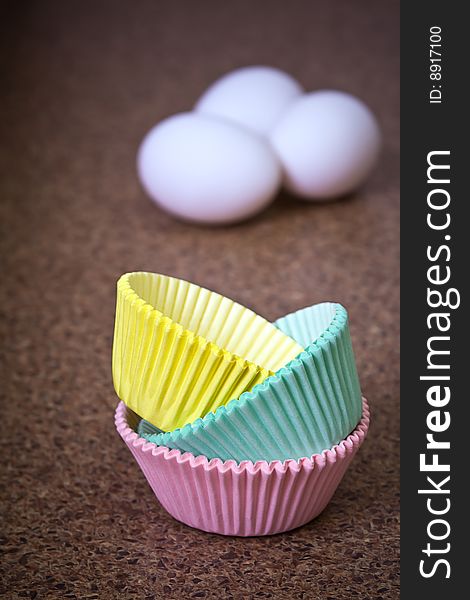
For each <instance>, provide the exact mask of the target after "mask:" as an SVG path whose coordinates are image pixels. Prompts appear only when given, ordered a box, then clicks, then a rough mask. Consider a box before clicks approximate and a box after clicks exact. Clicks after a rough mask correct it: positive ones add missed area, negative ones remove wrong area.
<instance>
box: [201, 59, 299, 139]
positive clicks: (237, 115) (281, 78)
mask: <svg viewBox="0 0 470 600" xmlns="http://www.w3.org/2000/svg"><path fill="white" fill-rule="evenodd" d="M302 92H303V89H302V87H301V85H300V84H299V83H298V82H297V81H296V80H295V79H294V78H293V77H291V76H290V75H288V74H287V73H284V71H280V70H279V69H275V68H273V67H264V66H253V67H244V68H241V69H236V70H235V71H231V72H230V73H227V74H226V75H224V76H223V77H221V78H220V79H218V80H217V81H216V82H215V83H213V84H212V85H211V86H210V87H209V88H208V90H207V91H206V92H205V93H204V94H203V95H202V97H201V98H200V99H199V101H198V102H197V104H196V107H195V110H196V111H197V112H199V113H202V114H208V115H214V116H219V117H223V118H226V119H229V120H232V121H234V122H236V123H238V124H239V125H243V126H245V127H248V128H249V129H252V130H254V131H256V132H257V133H259V134H261V135H267V134H269V132H270V131H271V129H272V128H273V127H274V125H275V124H276V122H277V121H278V119H279V117H280V116H281V115H282V113H283V112H284V111H285V110H286V108H287V107H288V106H289V105H290V104H291V102H292V101H293V100H295V98H298V97H299V96H300V94H302Z"/></svg>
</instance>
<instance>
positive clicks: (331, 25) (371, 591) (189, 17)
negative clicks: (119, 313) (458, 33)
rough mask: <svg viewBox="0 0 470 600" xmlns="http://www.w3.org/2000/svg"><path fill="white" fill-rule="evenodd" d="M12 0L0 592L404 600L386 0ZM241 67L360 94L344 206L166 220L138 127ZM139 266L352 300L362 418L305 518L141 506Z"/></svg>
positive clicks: (244, 288)
mask: <svg viewBox="0 0 470 600" xmlns="http://www.w3.org/2000/svg"><path fill="white" fill-rule="evenodd" d="M19 4H20V3H9V4H8V3H4V4H3V8H2V9H1V10H2V16H1V19H0V20H1V22H2V24H3V26H4V27H5V29H6V30H7V31H6V32H5V33H2V36H1V44H2V46H3V47H2V48H1V49H0V50H1V51H0V61H1V68H2V72H3V77H2V80H3V85H2V87H3V90H4V94H3V100H2V109H1V113H0V114H1V125H0V127H1V129H2V155H1V167H0V168H1V177H0V186H1V221H2V230H3V231H2V250H1V258H2V262H3V268H2V290H1V294H2V295H1V303H0V310H1V320H0V327H1V331H0V335H1V342H2V350H1V353H2V356H1V364H2V374H1V386H0V388H1V389H0V392H1V397H2V419H1V453H2V459H1V468H0V471H1V512H2V515H3V517H2V518H3V522H2V525H1V533H0V537H1V539H0V543H1V548H2V551H3V558H2V560H1V570H2V579H1V583H0V596H2V597H5V598H90V599H91V598H105V599H106V598H142V599H151V598H176V599H180V598H183V599H184V598H222V599H223V598H235V599H244V598H255V599H257V598H282V599H288V600H290V599H301V598H302V599H304V600H310V599H320V600H342V599H345V600H351V599H353V598H358V599H364V598H374V599H376V598H398V569H399V563H398V558H399V557H398V534H399V530H398V507H399V489H398V484H399V479H398V461H399V451H398V439H399V429H398V409H399V405H398V378H399V373H398V342H399V329H398V316H399V315H398V308H399V307H398V285H399V278H398V218H399V204H398V152H399V138H398V124H399V123H398V85H399V84H398V3H396V2H376V1H373V0H370V1H361V2H349V1H348V0H344V1H338V0H336V1H331V0H330V1H328V2H317V1H315V0H298V1H297V2H291V3H287V2H283V1H282V0H262V1H258V2H250V1H249V0H237V1H230V2H220V1H218V2H217V1H215V0H214V1H208V0H203V1H201V2H189V1H187V2H183V1H180V2H163V1H154V2H148V3H147V2H134V3H133V2H128V3H121V2H101V1H100V2H93V3H92V2H80V3H79V2H70V1H67V2H59V1H57V2H48V1H46V2H35V3H34V2H30V3H21V9H20V7H19ZM8 6H10V9H8ZM252 63H264V64H271V65H275V66H278V67H281V68H284V69H286V70H287V71H290V72H291V73H292V74H293V75H294V76H296V77H298V78H299V80H300V81H301V82H302V83H303V84H304V85H305V86H306V87H307V88H321V87H331V88H340V89H344V90H347V91H349V92H352V93H354V94H357V95H359V96H360V97H362V98H364V99H365V100H366V101H367V103H368V104H369V105H370V106H371V107H372V108H373V110H374V111H375V112H376V113H377V115H378V117H379V119H380V122H381V126H382V128H383V132H384V140H385V149H384V152H383V155H382V158H381V162H380V165H379V167H378V168H377V170H376V171H375V173H374V175H373V176H372V178H371V179H370V180H369V181H368V183H367V185H366V186H364V188H363V189H361V190H360V191H358V192H357V193H356V194H354V195H353V196H352V197H350V198H349V199H346V200H343V201H340V202H335V203H330V204H324V205H313V204H312V205H310V204H307V203H303V202H300V201H296V200H294V199H292V198H290V197H288V196H287V195H285V194H281V195H280V197H279V198H278V199H277V200H276V201H275V203H274V204H273V205H272V207H271V208H270V209H269V210H267V211H266V212H265V213H263V214H262V215H260V216H259V217H258V218H256V219H255V220H252V221H250V222H248V223H245V224H242V225H238V226H233V227H226V228H222V229H214V228H207V227H196V226H192V225H188V224H184V223H180V222H177V221H175V220H173V219H172V218H171V217H169V216H168V215H166V214H164V213H163V212H161V211H160V210H159V209H157V208H156V207H155V206H154V205H153V204H152V203H151V202H150V201H148V199H147V198H146V197H145V195H144V193H143V192H142V190H141V188H140V187H139V184H138V181H137V179H136V173H135V154H136V148H137V146H138V143H139V140H140V139H141V138H142V136H143V134H144V133H145V132H146V130H147V129H148V128H149V127H151V126H152V125H153V124H154V123H155V122H156V121H158V120H159V119H161V118H163V117H165V116H167V115H169V114H171V113H172V112H176V111H181V110H185V109H187V108H189V107H191V105H192V103H193V102H194V101H195V100H196V98H197V97H198V95H199V94H200V93H201V92H202V90H203V89H204V88H205V87H206V86H207V85H208V84H209V83H211V81H212V80H213V79H214V78H215V77H216V76H218V75H220V74H222V73H223V72H225V71H226V70H229V69H231V68H234V67H237V66H240V65H245V64H252ZM138 269H142V270H150V271H157V272H158V271H159V272H163V273H167V274H172V275H176V276H180V277H183V278H186V279H190V280H192V281H194V282H196V283H198V284H201V285H203V286H206V287H209V288H213V289H215V290H217V291H219V292H221V293H224V294H226V295H228V296H229V297H232V298H234V299H236V300H238V301H240V302H242V303H244V304H246V305H248V306H249V307H251V308H253V309H255V310H256V311H258V312H259V313H261V314H262V315H263V316H265V317H267V318H269V319H275V318H276V317H279V316H280V315H282V314H284V313H286V312H288V311H291V310H294V309H296V308H299V307H302V306H305V305H308V304H312V303H315V302H319V301H323V300H337V301H340V302H342V303H343V304H345V305H346V306H347V307H348V309H349V312H350V317H351V330H352V336H353V342H354V344H355V350H356V354H357V361H358V368H359V372H360V375H361V381H362V387H363V391H364V394H365V395H366V396H367V397H368V399H369V401H370V405H371V410H372V426H371V430H370V434H369V437H368V439H367V441H366V443H365V445H364V447H363V448H362V449H361V451H360V453H359V455H358V457H357V458H356V460H355V461H354V462H353V465H352V467H351V469H350V470H349V472H348V473H347V475H346V477H345V478H344V480H343V482H342V484H341V486H340V487H339V489H338V491H337V493H336V495H335V496H334V498H333V500H332V502H331V504H330V505H329V507H328V508H327V509H326V510H325V512H324V513H323V514H322V515H321V516H320V517H319V518H317V519H316V520H315V521H313V522H312V523H310V524H308V525H306V526H304V527H302V528H300V529H298V530H296V531H292V532H290V533H287V534H282V535H276V536H272V537H267V538H250V539H237V538H225V537H221V536H217V535H209V534H206V533H202V532H199V531H196V530H192V529H190V528H188V527H186V526H185V525H182V524H180V523H177V522H176V521H174V520H173V519H172V518H171V517H170V516H169V515H168V514H166V513H165V511H164V510H163V509H162V508H161V507H160V506H159V505H158V503H157V502H156V500H155V499H154V497H153V495H152V492H151V490H150V488H149V487H148V485H147V484H146V482H145V480H144V477H143V475H142V474H141V472H140V471H139V469H138V467H137V465H136V464H135V463H134V461H133V459H132V457H131V456H130V454H129V453H128V451H127V449H126V447H125V445H124V444H123V443H122V440H121V439H120V438H119V436H118V435H117V434H116V432H115V430H114V426H113V410H114V407H115V405H116V397H115V395H114V392H113V387H112V381H111V373H110V351H111V341H112V330H113V316H114V314H113V313H114V294H115V281H116V279H117V278H118V276H119V275H120V274H121V273H123V272H125V271H128V270H138Z"/></svg>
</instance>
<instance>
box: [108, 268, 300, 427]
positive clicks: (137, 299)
mask: <svg viewBox="0 0 470 600" xmlns="http://www.w3.org/2000/svg"><path fill="white" fill-rule="evenodd" d="M302 350H303V348H302V347H301V346H300V345H299V344H297V343H296V342H295V341H294V340H292V339H291V338H289V337H288V336H286V335H285V334H284V333H282V332H281V331H280V330H279V329H277V328H276V327H275V326H274V325H273V324H272V323H269V322H268V321H266V320H265V319H263V318H262V317H260V316H258V315H256V314H255V313H254V312H253V311H251V310H249V309H247V308H245V307H243V306H241V305H240V304H237V303H236V302H233V301H232V300H229V299H228V298H225V297H223V296H221V295H220V294H217V293H215V292H211V291H209V290H206V289H204V288H201V287H199V286H197V285H195V284H192V283H189V282H187V281H183V280H180V279H175V278H173V277H167V276H165V275H157V274H154V273H128V274H126V275H123V276H122V277H121V278H120V279H119V281H118V284H117V303H116V323H115V328H114V343H113V380H114V386H115V389H116V393H117V395H118V396H119V398H120V399H121V400H123V401H124V402H125V403H126V404H127V405H128V406H129V407H130V408H132V410H134V411H135V412H137V413H138V414H139V415H141V416H142V417H143V418H145V419H146V420H147V421H149V422H150V423H152V424H153V425H155V426H156V427H157V428H159V429H161V430H163V431H168V430H171V429H175V428H178V427H182V426H184V425H185V424H187V423H190V422H191V421H194V420H195V419H197V418H198V417H201V416H204V415H205V414H206V413H208V412H210V411H213V410H215V409H216V408H217V407H218V406H221V405H223V404H225V403H227V402H229V401H230V400H231V399H232V398H236V397H238V396H239V395H240V394H242V393H243V392H244V391H247V390H250V389H251V388H252V387H253V386H255V385H257V384H258V383H261V382H262V381H264V379H266V377H268V376H269V375H270V374H272V373H273V372H274V371H276V370H277V369H279V368H280V367H281V366H283V365H284V364H286V363H287V362H288V361H289V360H291V359H292V358H294V357H295V356H296V355H297V354H299V353H300V352H301V351H302Z"/></svg>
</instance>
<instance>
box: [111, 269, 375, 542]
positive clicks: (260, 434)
mask: <svg viewBox="0 0 470 600" xmlns="http://www.w3.org/2000/svg"><path fill="white" fill-rule="evenodd" d="M113 379H114V385H115V389H116V392H117V394H118V396H119V397H120V399H121V400H122V401H123V402H121V403H120V404H119V405H118V408H117V410H116V427H117V429H118V432H119V434H120V435H121V436H122V438H123V439H124V441H125V442H126V444H127V446H128V447H129V449H130V451H131V452H132V454H133V455H134V457H135V459H136V460H137V462H138V464H139V466H140V467H141V469H142V471H143V472H144V474H145V476H146V478H147V480H148V482H149V484H150V486H151V487H152V489H153V491H154V493H155V495H156V496H157V498H158V499H159V501H160V502H161V504H162V505H163V506H164V507H165V508H166V510H168V512H169V513H170V514H171V515H173V516H174V517H175V518H176V519H178V520H180V521H182V522H184V523H187V524H188V525H191V526H193V527H197V528H200V529H203V530H205V531H211V532H216V533H222V534H227V535H243V536H246V535H266V534H269V533H276V532H280V531H286V530H288V529H292V528H294V527H297V526H299V525H302V524H303V523H306V522H307V521H309V520H311V519H312V518H314V517H315V516H316V515H318V514H319V513H320V512H321V511H322V510H323V508H324V507H325V506H326V504H327V503H328V502H329V500H330V498H331V496H332V495H333V493H334V491H335V489H336V487H337V486H338V484H339V482H340V481H341V478H342V477H343V475H344V473H345V471H346V469H347V467H348V465H349V464H350V462H351V460H352V458H353V456H354V454H355V453H356V451H357V449H358V448H359V446H360V445H361V444H362V442H363V440H364V438H365V436H366V434H367V430H368V425H369V411H368V407H367V403H366V401H365V400H364V399H363V398H362V396H361V390H360V385H359V379H358V374H357V370H356V365H355V360H354V353H353V349H352V344H351V338H350V333H349V325H348V315H347V312H346V310H345V308H344V307H343V306H341V305H340V304H337V303H332V302H325V303H322V304H318V305H314V306H311V307H307V308H304V309H301V310H298V311H296V312H294V313H291V314H289V315H287V316H285V317H282V318H281V319H278V321H276V322H275V323H274V324H272V323H269V322H268V321H266V320H265V319H263V318H262V317H259V316H258V315H256V314H255V313H253V312H252V311H250V310H249V309H247V308H245V307H243V306H241V305H239V304H237V303H235V302H233V301H232V300H229V299H228V298H224V297H223V296H220V295H219V294H216V293H215V292H211V291H209V290H206V289H204V288H200V287H199V286H196V285H195V284H192V283H189V282H186V281H182V280H178V279H175V278H172V277H168V276H164V275H158V274H153V273H140V272H139V273H129V274H127V275H124V276H122V277H121V279H120V280H119V282H118V293H117V306H116V324H115V332H114V345H113ZM351 432H352V433H351Z"/></svg>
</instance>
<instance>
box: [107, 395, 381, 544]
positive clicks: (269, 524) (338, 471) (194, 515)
mask: <svg viewBox="0 0 470 600" xmlns="http://www.w3.org/2000/svg"><path fill="white" fill-rule="evenodd" d="M138 419H139V418H138V417H137V415H135V414H133V413H132V411H130V410H129V409H128V408H127V407H126V406H125V404H124V403H122V402H120V403H119V405H118V407H117V409H116V414H115V422H116V428H117V430H118V432H119V434H120V436H121V437H122V438H123V440H124V441H125V443H126V444H127V446H128V448H129V450H130V451H131V452H132V454H133V456H134V458H135V459H136V461H137V463H138V464H139V466H140V468H141V469H142V471H143V473H144V475H145V477H146V479H147V481H148V483H149V484H150V486H151V488H152V490H153V492H154V493H155V495H156V497H157V498H158V500H159V501H160V503H161V504H162V506H163V507H164V508H165V509H166V510H167V511H168V512H169V513H170V514H171V515H172V516H173V517H174V518H175V519H177V520H178V521H181V522H183V523H185V524H187V525H190V526H191V527H196V528H198V529H202V530H204V531H208V532H212V533H219V534H223V535H237V536H254V535H269V534H273V533H280V532H283V531H288V530H290V529H294V528H296V527H299V526H300V525H304V524H305V523H307V522H309V521H310V520H311V519H313V518H314V517H316V516H317V515H319V514H320V513H321V512H322V510H323V509H324V508H325V507H326V505H327V504H328V502H329V501H330V499H331V497H332V496H333V494H334V492H335V490H336V488H337V487H338V485H339V483H340V481H341V479H342V477H343V475H344V473H345V472H346V469H347V468H348V466H349V464H350V463H351V461H352V459H353V457H354V455H355V453H356V452H357V450H358V448H359V447H360V446H361V444H362V442H363V441H364V439H365V437H366V434H367V431H368V427H369V410H368V405H367V401H366V400H365V399H364V400H363V416H362V419H361V421H360V423H359V425H358V427H357V428H356V429H355V431H354V432H353V433H352V434H351V435H349V436H348V437H347V438H346V439H345V440H343V441H341V442H340V443H339V444H338V445H336V446H334V447H333V448H331V449H330V450H325V451H323V452H322V453H321V454H315V455H313V456H311V457H310V458H301V459H300V460H297V461H295V460H287V461H285V462H280V461H274V462H270V463H268V462H265V461H261V462H256V463H253V462H250V461H244V462H242V463H240V464H237V463H236V462H235V461H232V460H230V461H227V462H223V461H221V460H220V459H212V460H208V459H207V458H206V457H205V456H198V457H195V456H194V455H192V454H190V453H184V454H182V453H181V452H180V451H179V450H171V449H169V448H166V447H163V446H157V445H155V444H153V443H151V442H147V441H146V440H145V439H143V438H141V437H139V436H138V435H137V433H135V431H134V430H135V428H136V426H137V422H138Z"/></svg>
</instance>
